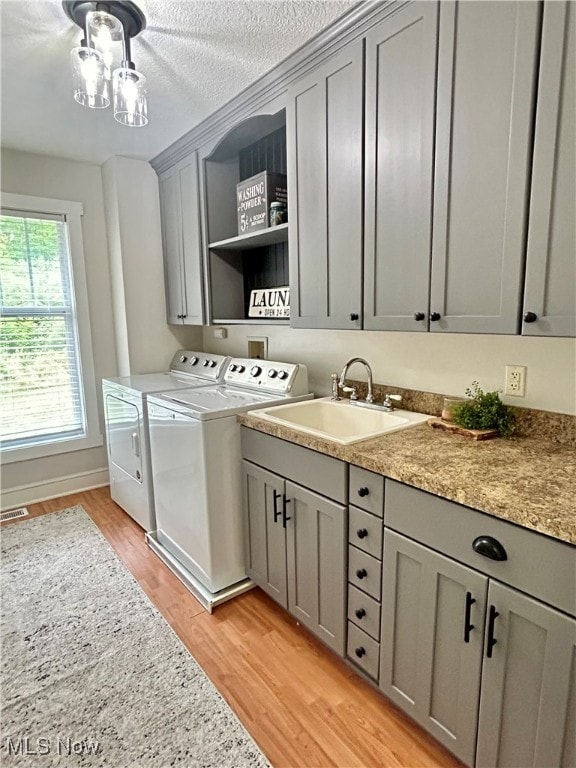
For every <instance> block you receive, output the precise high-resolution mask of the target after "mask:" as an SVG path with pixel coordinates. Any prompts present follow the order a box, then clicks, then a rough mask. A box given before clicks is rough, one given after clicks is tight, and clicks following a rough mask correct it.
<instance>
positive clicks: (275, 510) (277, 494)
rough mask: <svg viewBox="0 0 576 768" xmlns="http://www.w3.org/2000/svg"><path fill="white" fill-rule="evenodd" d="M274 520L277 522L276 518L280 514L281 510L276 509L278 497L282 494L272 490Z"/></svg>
mask: <svg viewBox="0 0 576 768" xmlns="http://www.w3.org/2000/svg"><path fill="white" fill-rule="evenodd" d="M273 493H274V522H275V523H277V522H278V518H279V517H280V515H281V514H282V512H281V511H280V510H279V509H278V499H279V498H280V497H281V496H282V494H281V493H278V491H274V492H273Z"/></svg>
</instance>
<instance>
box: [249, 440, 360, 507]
mask: <svg viewBox="0 0 576 768" xmlns="http://www.w3.org/2000/svg"><path fill="white" fill-rule="evenodd" d="M240 433H241V436H242V458H244V459H248V460H249V461H252V462H253V463H254V464H258V465H259V466H261V467H265V468H266V469H269V470H270V471H271V472H276V473H277V474H279V475H281V476H282V477H285V478H286V479H287V480H293V481H294V482H295V483H298V484H299V485H303V486H304V487H305V488H311V489H312V490H313V491H316V492H317V493H320V494H322V495H323V496H327V497H328V498H329V499H334V500H335V501H339V502H340V503H341V504H347V503H348V471H347V470H348V465H347V464H346V462H344V461H340V460H339V459H333V458H332V457H331V456H324V454H322V453H318V452H317V451H311V450H310V449H309V448H303V447H302V446H300V445H294V443H289V442H287V441H286V440H281V439H280V438H278V437H272V436H271V435H265V434H264V433H263V432H258V431H256V430H255V429H249V428H248V427H242V428H241V431H240Z"/></svg>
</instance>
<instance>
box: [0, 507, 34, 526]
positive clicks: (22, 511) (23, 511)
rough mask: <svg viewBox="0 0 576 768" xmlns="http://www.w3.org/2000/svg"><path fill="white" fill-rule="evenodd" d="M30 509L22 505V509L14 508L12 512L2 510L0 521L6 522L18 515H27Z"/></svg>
mask: <svg viewBox="0 0 576 768" xmlns="http://www.w3.org/2000/svg"><path fill="white" fill-rule="evenodd" d="M27 514H28V510H27V509H26V507H20V509H12V510H11V511H10V512H2V514H0V523H4V522H5V521H6V520H15V519H16V518H17V517H26V515H27Z"/></svg>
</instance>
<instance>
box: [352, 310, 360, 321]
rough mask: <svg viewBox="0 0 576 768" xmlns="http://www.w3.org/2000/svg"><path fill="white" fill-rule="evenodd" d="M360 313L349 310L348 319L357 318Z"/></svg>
mask: <svg viewBox="0 0 576 768" xmlns="http://www.w3.org/2000/svg"><path fill="white" fill-rule="evenodd" d="M359 317H360V315H359V314H358V313H357V312H350V320H358V319H359Z"/></svg>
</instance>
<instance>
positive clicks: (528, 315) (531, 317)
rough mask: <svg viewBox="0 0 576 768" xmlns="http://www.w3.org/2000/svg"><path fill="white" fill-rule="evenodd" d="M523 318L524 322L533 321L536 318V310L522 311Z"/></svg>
mask: <svg viewBox="0 0 576 768" xmlns="http://www.w3.org/2000/svg"><path fill="white" fill-rule="evenodd" d="M523 320H524V322H525V323H535V322H536V320H538V315H537V314H536V312H524V317H523Z"/></svg>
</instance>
